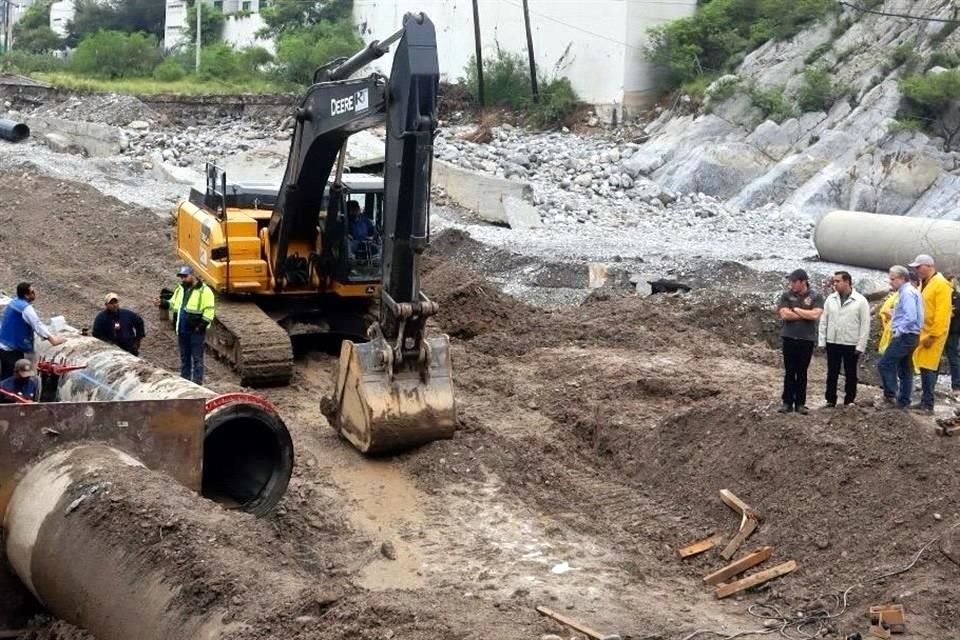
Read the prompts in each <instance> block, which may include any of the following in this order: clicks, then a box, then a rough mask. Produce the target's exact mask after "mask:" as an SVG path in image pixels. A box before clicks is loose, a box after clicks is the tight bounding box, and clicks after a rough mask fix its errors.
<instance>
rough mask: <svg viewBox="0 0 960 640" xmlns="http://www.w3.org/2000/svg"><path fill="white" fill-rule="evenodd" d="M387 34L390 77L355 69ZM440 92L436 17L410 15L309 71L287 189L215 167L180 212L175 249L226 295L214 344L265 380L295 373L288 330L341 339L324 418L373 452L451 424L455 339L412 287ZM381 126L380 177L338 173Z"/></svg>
mask: <svg viewBox="0 0 960 640" xmlns="http://www.w3.org/2000/svg"><path fill="white" fill-rule="evenodd" d="M394 43H396V51H395V54H394V59H393V65H392V70H391V74H390V77H389V78H387V77H384V76H383V75H381V74H378V73H372V74H371V75H369V76H367V77H365V78H359V79H350V76H351V75H353V74H354V73H355V72H356V71H358V70H359V69H361V68H362V67H364V66H365V65H367V64H368V63H370V62H371V61H372V60H375V59H377V58H379V57H381V56H382V55H384V54H385V53H386V52H387V51H388V48H389V47H390V46H391V45H393V44H394ZM438 89H439V66H438V61H437V48H436V32H435V29H434V26H433V23H432V22H430V20H429V19H428V18H427V17H426V15H424V14H422V13H419V14H407V15H406V16H404V19H403V28H402V29H400V30H399V31H397V32H396V33H394V34H392V35H390V36H389V37H388V38H386V39H384V40H383V41H374V42H372V43H370V44H369V45H368V46H367V47H366V48H365V49H363V50H362V51H360V52H358V53H357V54H355V55H353V56H352V57H350V58H348V59H338V60H335V61H333V62H331V63H329V64H327V65H325V66H324V67H321V68H320V69H319V70H318V71H317V72H316V74H315V76H314V84H313V85H312V86H311V87H310V88H309V89H308V91H307V93H306V96H305V97H304V99H303V101H302V103H301V104H300V106H299V108H298V109H297V110H296V113H295V128H294V132H293V136H292V139H291V145H290V154H289V158H288V161H287V166H286V170H285V173H284V177H283V181H282V183H281V185H280V188H279V190H278V191H277V190H271V189H265V188H263V186H262V185H260V186H250V185H247V186H244V185H239V184H228V182H227V177H226V174H225V173H224V172H223V171H222V170H220V169H219V168H217V167H214V166H210V165H208V167H207V185H206V192H205V193H200V192H199V191H197V190H194V191H192V192H191V194H190V198H189V200H186V201H184V202H181V203H180V205H179V206H178V209H177V213H176V218H177V251H178V254H179V256H180V258H181V259H182V260H184V261H185V262H186V263H187V264H189V265H191V266H192V267H193V269H194V270H195V272H196V273H197V274H198V275H199V277H200V278H201V279H202V280H203V281H204V282H205V283H206V284H207V285H208V286H210V287H212V288H213V289H214V290H215V291H217V293H218V300H217V313H216V319H215V321H214V324H213V326H212V327H211V330H210V331H208V334H207V347H208V348H209V349H211V350H212V351H213V352H214V353H215V354H216V355H217V356H218V357H219V358H221V359H223V360H226V361H227V362H229V363H230V364H231V365H232V366H233V367H234V368H235V369H236V371H237V372H238V373H239V374H240V377H241V383H242V384H245V385H248V386H262V385H268V384H286V383H288V382H289V380H290V377H291V375H292V371H293V348H292V345H291V337H292V336H293V337H295V336H299V335H305V336H308V337H309V336H312V335H316V334H334V335H337V336H340V337H345V338H347V339H345V340H344V341H343V343H342V345H341V355H340V363H339V369H338V373H337V387H336V392H335V398H334V402H333V403H332V405H333V406H332V407H331V409H332V412H331V413H332V415H333V421H334V422H335V423H336V424H335V425H334V426H335V427H337V428H338V429H339V431H340V432H341V433H342V434H343V435H344V436H345V437H346V438H347V439H349V440H350V441H351V442H352V443H353V444H354V445H355V446H356V447H357V448H358V449H360V450H361V451H364V452H368V453H375V452H385V451H391V450H395V449H400V448H405V447H409V446H413V445H416V444H420V443H423V442H428V441H430V440H435V439H438V438H448V437H451V436H452V434H453V430H454V425H455V418H454V400H453V388H452V380H451V375H452V374H451V366H450V352H449V340H448V338H447V336H446V335H436V336H431V337H428V336H426V335H425V325H426V320H427V318H428V317H429V316H431V315H434V314H435V313H436V312H437V305H436V303H434V302H432V301H430V300H429V299H428V298H427V297H426V296H425V295H424V294H423V292H422V291H421V290H420V282H419V257H420V255H421V254H422V253H423V251H424V249H426V247H427V245H428V242H429V214H430V181H431V173H432V163H433V139H434V136H435V134H436V130H437V125H438V123H437V98H438ZM384 121H385V123H386V149H385V165H384V176H383V178H382V181H381V179H379V178H377V177H375V176H361V175H354V174H349V173H345V170H344V161H345V157H346V148H347V142H348V140H349V137H350V136H351V135H352V134H354V133H356V132H358V131H361V130H364V129H368V128H370V127H374V126H377V125H381V124H383V123H384ZM348 214H349V215H348ZM357 229H360V230H361V232H360V233H359V234H358V233H356V230H357ZM363 230H366V231H363ZM351 231H354V232H355V233H353V234H352V233H351ZM354 236H358V237H354ZM359 236H362V237H359ZM377 303H379V304H377Z"/></svg>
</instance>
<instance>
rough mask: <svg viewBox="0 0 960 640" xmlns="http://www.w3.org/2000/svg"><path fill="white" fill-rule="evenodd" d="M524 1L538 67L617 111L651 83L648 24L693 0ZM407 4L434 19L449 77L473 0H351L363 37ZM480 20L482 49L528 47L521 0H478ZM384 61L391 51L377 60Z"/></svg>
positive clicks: (391, 24)
mask: <svg viewBox="0 0 960 640" xmlns="http://www.w3.org/2000/svg"><path fill="white" fill-rule="evenodd" d="M529 7H530V22H531V26H532V30H533V46H534V51H535V52H536V58H537V65H538V71H539V73H540V75H545V76H547V77H555V76H566V77H568V78H570V81H571V83H572V84H573V86H574V88H575V89H576V91H577V93H579V94H580V97H581V98H583V99H584V100H585V101H587V102H590V103H592V104H595V105H599V106H602V107H605V109H604V111H605V112H606V113H608V114H610V113H612V112H614V111H616V112H617V116H618V117H622V113H621V109H622V106H623V104H624V100H625V99H626V98H629V100H630V101H631V102H632V103H636V102H637V101H638V100H637V97H638V96H641V95H644V91H643V90H644V89H647V88H649V87H651V86H652V84H653V78H652V75H651V74H652V70H651V69H650V67H649V66H648V65H646V64H645V62H644V60H643V56H642V53H643V46H644V44H645V42H646V30H647V29H648V28H650V27H651V26H655V25H657V24H660V23H662V22H664V21H666V20H667V19H670V18H676V17H682V16H684V15H690V14H692V13H693V11H694V9H695V7H696V0H670V1H669V2H667V1H666V0H592V1H590V2H573V1H565V2H557V1H556V0H529ZM412 11H426V12H427V14H428V15H429V16H430V18H431V20H433V22H434V24H435V25H436V26H437V40H438V42H437V44H438V47H439V49H440V52H439V53H440V72H441V74H442V76H443V79H444V80H446V81H449V82H455V81H456V80H457V79H458V78H460V77H462V76H463V75H464V68H465V67H466V66H467V64H468V63H469V60H470V58H471V56H472V55H473V53H474V36H473V5H472V2H471V0H445V1H442V2H438V1H428V2H424V0H354V20H355V22H357V23H358V24H359V26H360V31H361V34H362V35H363V38H364V39H365V40H366V41H368V42H369V41H370V40H375V39H378V38H383V37H384V36H386V35H387V34H389V33H390V32H392V31H394V30H395V29H397V28H399V27H400V24H401V20H402V18H403V15H404V13H406V12H412ZM480 26H481V39H482V40H483V52H484V56H485V57H490V56H493V55H495V53H496V50H497V46H498V45H499V46H500V48H502V49H505V50H507V51H512V52H517V53H525V52H526V48H527V47H526V35H525V32H524V25H523V12H522V9H521V3H520V2H519V0H483V2H481V3H480ZM388 66H389V59H387V60H385V61H383V62H381V63H380V67H379V68H380V70H381V71H387V70H388Z"/></svg>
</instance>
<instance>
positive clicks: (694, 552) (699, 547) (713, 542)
mask: <svg viewBox="0 0 960 640" xmlns="http://www.w3.org/2000/svg"><path fill="white" fill-rule="evenodd" d="M719 542H720V537H719V536H716V535H713V534H710V536H709V537H707V538H704V539H703V540H698V541H696V542H691V543H690V544H688V545H685V546H683V547H680V548H679V549H677V557H679V558H680V559H681V560H684V559H686V558H692V557H693V556H698V555H700V554H701V553H704V552H705V551H709V550H710V549H713V548H714V547H715V546H717V544H718V543H719Z"/></svg>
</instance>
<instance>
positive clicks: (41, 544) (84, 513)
mask: <svg viewBox="0 0 960 640" xmlns="http://www.w3.org/2000/svg"><path fill="white" fill-rule="evenodd" d="M170 482H171V480H170V478H169V477H168V476H166V475H164V474H161V473H156V472H153V471H150V470H148V469H147V468H146V467H144V466H143V465H142V464H141V463H140V461H139V460H137V459H136V458H133V457H131V456H130V455H128V454H127V453H124V452H122V451H120V450H119V449H116V448H113V447H110V446H109V445H105V444H79V445H75V446H72V447H70V448H66V449H58V450H56V451H54V452H53V453H50V454H48V455H46V456H45V457H43V458H42V459H40V460H39V461H38V462H35V463H34V464H32V465H31V466H30V467H29V468H28V469H27V470H26V472H25V474H24V475H23V476H22V477H21V478H20V480H19V482H18V483H17V485H16V488H15V489H14V491H13V495H12V497H11V499H10V501H9V503H8V504H7V508H6V511H5V513H4V514H3V527H4V532H5V533H4V541H5V550H6V554H7V560H8V561H9V564H10V566H11V567H12V568H13V570H14V572H15V573H16V574H17V576H18V577H19V578H20V580H21V581H22V582H23V584H24V585H25V586H26V587H27V588H28V589H29V590H30V591H31V592H32V593H33V594H34V595H35V596H36V598H37V600H38V601H39V602H40V603H41V604H43V605H44V606H45V607H46V608H47V609H49V610H50V611H51V612H52V613H54V614H55V615H57V616H58V617H60V618H63V619H64V620H66V621H68V622H71V623H73V624H76V625H78V626H81V627H83V628H85V629H87V630H88V631H90V632H91V633H92V634H93V635H94V636H95V637H97V638H102V639H103V640H121V639H129V638H137V639H138V640H163V639H167V638H196V639H198V640H213V639H215V638H219V637H221V635H223V633H224V632H227V631H233V629H230V628H228V626H229V625H225V624H224V622H223V621H222V612H220V611H217V610H216V609H206V610H200V611H198V610H197V607H196V606H193V607H191V606H190V605H189V600H188V599H185V598H182V597H180V595H181V594H180V593H179V591H180V587H179V586H178V585H179V584H180V581H181V579H180V578H178V577H177V576H176V575H175V571H176V567H175V566H174V565H172V564H170V563H169V561H168V558H167V556H165V555H163V554H160V555H157V554H152V553H150V552H149V550H148V548H147V547H148V545H147V544H145V543H143V541H144V540H145V539H147V538H148V537H149V536H148V533H147V532H144V533H143V535H142V536H131V535H130V527H131V526H134V525H133V523H131V521H130V519H129V517H121V515H122V512H124V511H130V510H132V511H133V512H137V510H138V509H142V506H141V505H139V504H138V503H136V496H150V498H151V500H155V502H156V504H153V505H151V506H152V507H155V508H156V509H157V510H158V511H160V512H165V511H170V510H173V509H175V508H177V507H181V508H182V507H183V505H184V500H186V504H187V506H188V508H189V509H190V510H191V512H192V513H196V514H203V513H204V512H205V510H209V509H210V508H211V507H212V505H210V504H209V503H207V502H205V501H203V500H200V499H198V498H196V497H195V495H194V494H187V495H186V496H184V495H183V493H182V492H179V491H171V490H170ZM131 495H132V496H133V498H131ZM114 514H120V515H114ZM199 561H200V562H204V563H210V564H212V565H216V562H218V560H217V559H216V556H215V554H212V553H211V554H210V555H209V557H207V558H201V559H199Z"/></svg>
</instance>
